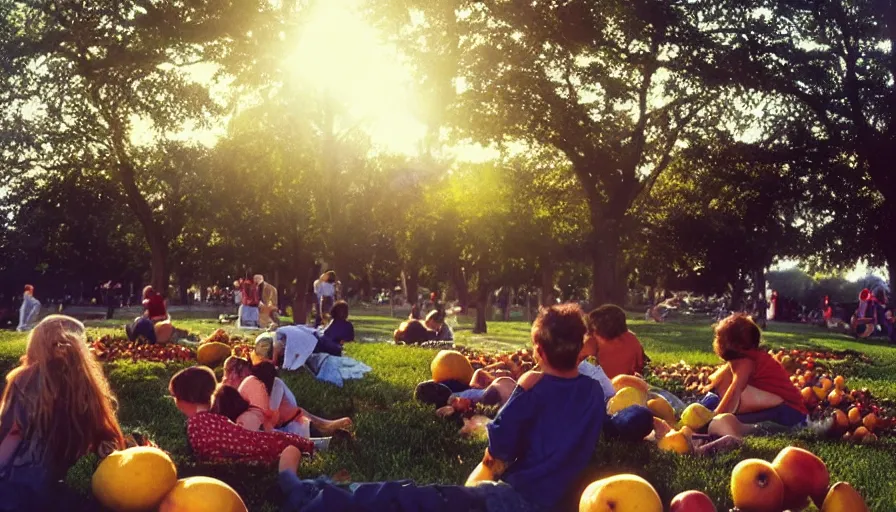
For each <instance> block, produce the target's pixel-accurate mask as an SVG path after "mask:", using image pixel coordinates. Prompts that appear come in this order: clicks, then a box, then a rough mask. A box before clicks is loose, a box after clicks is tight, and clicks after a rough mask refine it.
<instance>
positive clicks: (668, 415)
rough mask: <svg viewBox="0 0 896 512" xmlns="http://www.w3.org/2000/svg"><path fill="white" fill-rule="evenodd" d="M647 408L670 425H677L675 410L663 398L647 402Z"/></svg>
mask: <svg viewBox="0 0 896 512" xmlns="http://www.w3.org/2000/svg"><path fill="white" fill-rule="evenodd" d="M647 408H648V409H650V412H652V413H653V415H654V416H655V417H657V418H659V419H661V420H663V421H665V422H666V423H668V424H670V425H674V424H675V409H673V408H672V405H670V404H669V402H667V401H666V399H665V398H663V397H657V398H654V399H652V400H648V401H647Z"/></svg>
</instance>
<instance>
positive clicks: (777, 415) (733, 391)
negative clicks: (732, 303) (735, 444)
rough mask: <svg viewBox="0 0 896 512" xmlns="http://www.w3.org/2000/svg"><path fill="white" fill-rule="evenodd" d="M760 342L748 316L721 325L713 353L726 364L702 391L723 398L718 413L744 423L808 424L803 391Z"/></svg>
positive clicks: (718, 328)
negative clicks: (763, 348) (801, 393)
mask: <svg viewBox="0 0 896 512" xmlns="http://www.w3.org/2000/svg"><path fill="white" fill-rule="evenodd" d="M761 339H762V332H761V331H760V329H759V326H757V325H756V323H755V322H753V320H751V319H750V318H749V317H747V316H746V315H743V314H734V315H731V316H729V317H728V318H726V319H724V320H722V321H721V322H719V324H718V325H717V326H716V328H715V338H714V340H713V350H715V353H716V354H717V355H718V356H719V357H720V358H721V359H722V360H723V361H725V362H726V364H725V365H724V366H722V367H721V368H719V369H718V370H717V371H716V372H715V373H713V374H712V375H711V376H710V384H709V385H708V386H706V387H705V388H704V389H702V390H701V391H703V392H704V393H706V392H709V391H714V392H715V393H716V394H717V395H719V396H720V397H722V398H721V401H720V402H719V404H718V406H717V407H716V409H715V413H716V414H724V413H732V414H734V415H735V416H736V417H737V419H738V420H739V421H740V422H741V423H745V424H755V423H762V422H773V423H777V424H780V425H783V426H785V427H795V426H798V425H801V424H805V423H806V421H807V415H808V411H807V410H806V406H805V405H804V404H803V399H802V396H800V392H799V391H798V390H797V389H796V387H795V386H794V385H793V383H791V382H790V377H789V376H788V375H787V370H785V369H784V367H783V366H781V363H779V362H778V361H776V360H775V359H774V358H773V357H772V356H770V355H769V354H768V352H766V351H765V350H762V349H760V348H759V344H760V342H761Z"/></svg>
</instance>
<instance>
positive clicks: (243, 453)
mask: <svg viewBox="0 0 896 512" xmlns="http://www.w3.org/2000/svg"><path fill="white" fill-rule="evenodd" d="M217 385H218V382H217V379H215V374H214V372H212V371H211V370H210V369H209V368H207V367H205V366H194V367H192V368H187V369H185V370H181V371H179V372H177V373H176V374H174V376H173V377H171V381H170V382H169V383H168V392H169V393H171V396H172V397H174V403H175V405H176V406H177V408H178V410H180V412H182V413H183V414H184V415H185V416H186V417H187V440H188V441H189V443H190V447H191V448H192V450H193V454H194V455H195V456H196V458H197V459H199V460H202V461H240V462H260V463H272V462H274V461H276V460H277V457H278V456H279V454H280V453H281V452H282V451H283V449H284V448H286V447H287V446H294V447H296V448H297V449H298V450H300V451H302V452H303V453H309V454H311V453H314V444H313V443H312V442H311V440H309V439H306V438H304V437H301V436H297V435H295V434H289V433H286V432H261V431H255V432H253V431H250V430H246V429H244V428H243V427H241V426H239V425H237V424H236V423H233V422H232V421H230V420H229V419H228V418H227V417H226V416H222V415H220V414H214V413H212V412H211V408H212V394H213V393H214V392H215V388H216V387H217Z"/></svg>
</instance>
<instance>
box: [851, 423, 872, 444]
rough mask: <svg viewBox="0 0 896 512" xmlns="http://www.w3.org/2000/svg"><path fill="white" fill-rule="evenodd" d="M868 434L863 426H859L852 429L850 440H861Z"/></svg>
mask: <svg viewBox="0 0 896 512" xmlns="http://www.w3.org/2000/svg"><path fill="white" fill-rule="evenodd" d="M868 434H869V432H868V429H867V428H865V427H859V428H857V429H855V430H853V431H852V440H853V441H856V442H858V441H861V440H863V439H864V438H865V436H867V435H868Z"/></svg>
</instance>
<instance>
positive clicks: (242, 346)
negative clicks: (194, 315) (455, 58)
mask: <svg viewBox="0 0 896 512" xmlns="http://www.w3.org/2000/svg"><path fill="white" fill-rule="evenodd" d="M206 343H223V344H224V345H228V346H229V347H230V348H231V351H232V353H233V355H235V356H237V357H242V358H248V357H249V354H250V353H251V352H252V350H254V348H255V343H254V342H253V341H252V340H249V339H247V338H244V337H242V336H239V335H236V336H231V335H229V334H227V331H225V330H224V329H217V330H215V332H213V333H212V334H211V335H210V336H208V337H207V338H205V339H203V340H202V342H201V343H200V346H202V345H204V344H206Z"/></svg>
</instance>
